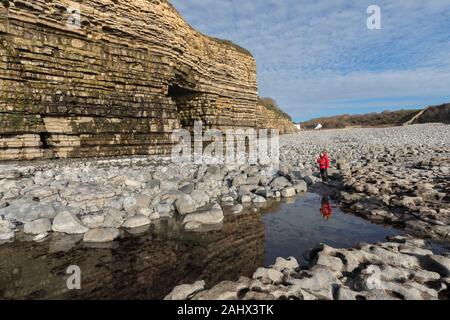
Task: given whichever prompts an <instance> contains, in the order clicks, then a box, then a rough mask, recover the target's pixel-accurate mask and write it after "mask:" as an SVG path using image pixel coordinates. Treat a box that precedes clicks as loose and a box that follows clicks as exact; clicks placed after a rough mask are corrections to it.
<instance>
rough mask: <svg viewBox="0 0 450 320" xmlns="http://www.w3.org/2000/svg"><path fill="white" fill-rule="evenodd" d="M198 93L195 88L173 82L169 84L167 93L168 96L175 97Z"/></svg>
mask: <svg viewBox="0 0 450 320" xmlns="http://www.w3.org/2000/svg"><path fill="white" fill-rule="evenodd" d="M195 93H197V92H196V91H194V90H191V89H188V88H184V87H182V86H180V85H178V84H171V85H169V90H168V93H167V96H168V97H171V98H173V99H178V98H183V97H186V96H191V95H193V94H195Z"/></svg>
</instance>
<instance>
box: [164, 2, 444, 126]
mask: <svg viewBox="0 0 450 320" xmlns="http://www.w3.org/2000/svg"><path fill="white" fill-rule="evenodd" d="M172 3H173V4H174V5H175V7H176V8H177V9H178V11H179V12H180V13H181V14H182V15H183V17H184V18H185V19H186V20H187V21H188V23H190V24H191V25H192V26H193V27H195V28H196V29H197V30H199V31H201V32H203V33H206V34H208V35H211V36H215V37H219V38H223V39H228V40H231V41H233V42H235V43H237V44H239V45H241V46H243V47H245V48H247V49H249V50H250V51H251V52H252V53H253V55H254V57H255V59H256V63H257V65H258V84H259V94H260V95H261V96H269V97H272V98H274V99H275V100H277V101H278V103H279V105H280V107H282V108H283V109H284V110H285V111H287V112H288V113H289V114H291V115H292V116H293V118H294V120H296V121H305V120H308V119H310V118H314V117H319V116H327V115H336V114H343V113H350V114H354V113H367V112H372V111H383V110H386V109H389V110H395V109H401V108H421V107H424V106H427V105H431V104H439V103H444V102H450V0H428V1H423V0H383V1H376V0H368V1H366V0H317V1H311V0H172ZM369 5H378V6H379V7H380V8H381V27H382V29H381V30H369V29H368V28H367V24H366V21H367V18H368V17H369V14H368V13H367V12H366V10H367V7H368V6H369Z"/></svg>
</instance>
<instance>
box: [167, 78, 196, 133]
mask: <svg viewBox="0 0 450 320" xmlns="http://www.w3.org/2000/svg"><path fill="white" fill-rule="evenodd" d="M167 96H168V97H169V98H171V100H172V102H173V103H174V104H175V107H176V109H177V115H178V119H179V121H180V125H181V127H182V128H185V129H187V130H192V129H193V127H194V121H195V120H196V119H197V120H198V118H199V116H200V114H198V112H199V110H201V109H202V107H204V105H203V104H204V101H202V100H203V99H202V93H201V92H199V91H195V90H193V89H190V88H187V87H185V86H182V85H179V84H178V83H172V84H170V85H169V88H168V91H167Z"/></svg>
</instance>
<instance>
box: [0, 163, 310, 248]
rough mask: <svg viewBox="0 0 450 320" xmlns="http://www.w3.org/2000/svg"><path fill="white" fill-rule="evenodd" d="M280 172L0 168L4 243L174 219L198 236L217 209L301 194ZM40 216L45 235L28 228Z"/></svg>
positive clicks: (219, 215) (112, 166)
mask: <svg viewBox="0 0 450 320" xmlns="http://www.w3.org/2000/svg"><path fill="white" fill-rule="evenodd" d="M279 174H280V173H277V171H274V170H270V168H269V167H267V166H260V165H239V166H238V165H220V166H219V165H217V166H206V165H194V164H189V163H187V164H185V165H179V164H173V163H172V162H171V161H170V159H168V158H163V157H141V158H123V159H103V160H87V161H78V160H61V161H54V162H32V163H17V164H2V165H0V175H1V176H2V177H3V178H2V179H0V204H1V205H0V217H2V219H3V220H4V221H5V222H4V223H3V224H5V225H6V224H7V223H8V225H9V224H11V226H12V227H11V228H9V227H8V228H6V227H4V228H2V229H1V230H0V231H1V234H4V235H2V239H3V240H11V239H13V238H14V234H15V232H17V231H21V230H24V229H25V230H24V231H25V232H27V233H34V234H40V233H41V232H40V231H45V232H47V231H53V232H59V233H65V234H85V233H87V232H88V231H89V230H92V229H98V228H108V229H120V228H122V229H127V230H129V229H134V228H140V227H143V226H148V225H150V224H151V223H152V222H154V221H157V220H161V219H171V218H176V219H177V220H179V223H180V225H182V226H183V227H184V228H185V229H186V230H198V231H199V232H200V231H204V230H205V228H204V227H207V228H208V227H211V226H214V225H217V227H220V224H221V223H222V221H223V218H224V215H223V208H224V207H230V208H231V207H234V206H236V207H235V209H236V211H237V212H238V213H239V212H241V211H242V210H243V209H244V206H245V207H254V208H255V210H257V209H258V208H259V206H260V205H262V204H264V203H266V202H267V200H268V199H274V198H278V199H280V198H281V197H294V196H296V195H297V194H302V193H304V192H306V191H307V185H306V183H305V182H304V181H303V180H301V179H298V178H296V177H293V176H292V177H288V178H286V177H284V176H281V175H279ZM43 219H45V221H47V222H50V223H51V228H50V230H44V229H48V228H46V227H42V226H41V229H42V230H32V229H38V225H39V224H40V223H42V221H44V220H43ZM38 231H39V233H37V232H38ZM110 238H111V239H112V238H113V237H105V239H110ZM87 239H89V237H88V238H87Z"/></svg>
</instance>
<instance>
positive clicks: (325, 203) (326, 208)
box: [320, 197, 333, 221]
mask: <svg viewBox="0 0 450 320" xmlns="http://www.w3.org/2000/svg"><path fill="white" fill-rule="evenodd" d="M320 212H321V213H322V216H323V220H325V221H328V220H330V218H331V216H332V215H333V210H332V209H331V204H330V201H329V200H328V197H323V198H322V207H321V208H320Z"/></svg>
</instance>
